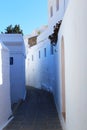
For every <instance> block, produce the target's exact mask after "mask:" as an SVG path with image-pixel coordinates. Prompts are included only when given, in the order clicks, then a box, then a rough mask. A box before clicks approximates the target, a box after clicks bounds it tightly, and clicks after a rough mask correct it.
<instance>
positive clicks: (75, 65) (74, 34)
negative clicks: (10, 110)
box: [55, 0, 87, 130]
mask: <svg viewBox="0 0 87 130" xmlns="http://www.w3.org/2000/svg"><path fill="white" fill-rule="evenodd" d="M86 11H87V1H86V0H80V1H79V0H77V1H76V0H71V1H70V3H69V5H68V9H67V11H66V14H65V16H64V19H63V23H62V26H61V29H60V33H59V43H58V46H57V47H58V48H57V49H58V52H59V53H58V54H59V55H58V57H57V61H58V62H59V65H60V66H59V69H58V71H59V72H60V73H59V74H60V76H59V77H58V78H57V79H58V81H59V87H58V88H56V89H58V93H56V95H55V99H56V100H55V101H56V105H57V108H58V111H59V115H60V120H61V122H62V126H63V127H64V130H82V129H83V130H87V100H86V99H87V44H86V42H87V36H86V34H87V15H86ZM62 37H63V39H64V48H65V49H64V52H65V53H64V57H65V103H66V121H64V120H63V117H62V79H61V44H62ZM58 95H60V98H59V99H58V98H57V97H58Z"/></svg>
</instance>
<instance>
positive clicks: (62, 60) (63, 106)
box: [61, 36, 66, 120]
mask: <svg viewBox="0 0 87 130" xmlns="http://www.w3.org/2000/svg"><path fill="white" fill-rule="evenodd" d="M61 87H62V116H63V118H64V120H65V119H66V105H65V104H66V102H65V48H64V38H63V36H62V40H61Z"/></svg>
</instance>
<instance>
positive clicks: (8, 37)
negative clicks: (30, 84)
mask: <svg viewBox="0 0 87 130" xmlns="http://www.w3.org/2000/svg"><path fill="white" fill-rule="evenodd" d="M0 39H1V40H2V41H3V42H4V44H5V45H6V46H7V47H8V48H9V50H10V57H13V65H10V84H11V102H12V103H14V102H17V101H18V100H20V99H23V100H24V99H25V95H26V88H25V46H24V41H23V37H22V35H21V34H1V35H0Z"/></svg>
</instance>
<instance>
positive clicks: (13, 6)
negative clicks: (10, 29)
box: [0, 0, 48, 35]
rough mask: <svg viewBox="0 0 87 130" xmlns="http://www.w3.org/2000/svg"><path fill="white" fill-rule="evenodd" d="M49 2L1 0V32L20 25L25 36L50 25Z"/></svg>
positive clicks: (45, 0) (40, 0)
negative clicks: (10, 26)
mask: <svg viewBox="0 0 87 130" xmlns="http://www.w3.org/2000/svg"><path fill="white" fill-rule="evenodd" d="M47 1H48V0H0V32H1V31H3V32H4V29H5V28H6V27H7V26H8V25H10V24H12V25H13V26H14V25H15V24H20V26H21V28H22V29H23V32H24V35H26V34H30V33H31V32H32V31H33V30H34V29H36V28H39V27H41V26H42V25H47V23H48V9H47V5H48V3H47Z"/></svg>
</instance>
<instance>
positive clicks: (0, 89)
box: [0, 42, 12, 130]
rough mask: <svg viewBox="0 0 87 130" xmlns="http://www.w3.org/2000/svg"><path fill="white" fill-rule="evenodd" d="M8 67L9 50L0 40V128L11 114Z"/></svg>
mask: <svg viewBox="0 0 87 130" xmlns="http://www.w3.org/2000/svg"><path fill="white" fill-rule="evenodd" d="M9 68H10V66H9V50H8V49H7V48H6V47H5V46H4V45H3V43H2V42H0V130H1V129H2V128H3V127H4V126H5V125H6V124H7V122H8V121H9V117H10V116H11V115H12V111H11V99H10V71H9Z"/></svg>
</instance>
